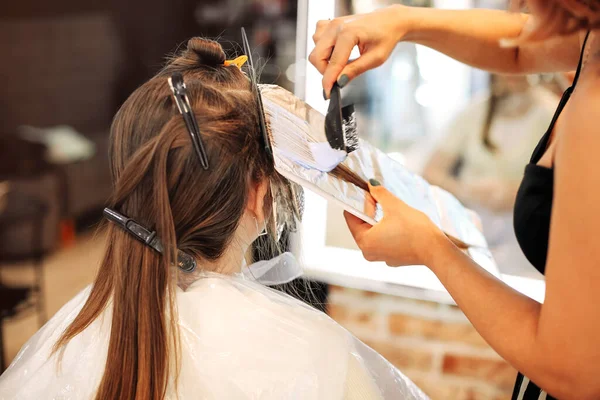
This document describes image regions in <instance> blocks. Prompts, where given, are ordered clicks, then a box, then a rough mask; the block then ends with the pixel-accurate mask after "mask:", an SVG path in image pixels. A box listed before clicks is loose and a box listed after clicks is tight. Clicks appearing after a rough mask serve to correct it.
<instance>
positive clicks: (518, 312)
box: [346, 97, 600, 399]
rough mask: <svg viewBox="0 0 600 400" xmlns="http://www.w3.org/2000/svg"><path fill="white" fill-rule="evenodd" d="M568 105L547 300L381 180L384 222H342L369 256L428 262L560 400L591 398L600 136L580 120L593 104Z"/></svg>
mask: <svg viewBox="0 0 600 400" xmlns="http://www.w3.org/2000/svg"><path fill="white" fill-rule="evenodd" d="M572 101H573V104H572V107H571V109H570V110H569V112H568V113H565V121H564V123H565V126H568V127H569V132H567V133H568V134H566V135H561V134H560V133H559V134H558V135H557V136H558V137H560V138H561V141H562V142H559V143H558V150H557V158H556V164H557V166H558V167H557V176H556V193H555V200H554V208H553V215H552V225H551V233H550V246H549V247H550V248H549V253H548V263H547V267H546V300H545V303H544V304H543V305H542V304H539V303H537V302H535V301H533V300H531V299H530V298H528V297H526V296H524V295H522V294H520V293H518V292H517V291H515V290H513V289H512V288H510V287H509V286H507V285H506V284H504V283H503V282H501V281H500V280H498V279H496V278H495V277H493V276H492V275H491V274H489V273H488V272H486V271H485V270H483V269H482V268H480V267H479V266H478V265H477V264H476V263H474V262H473V261H472V260H471V259H470V258H469V257H467V256H466V255H465V254H464V253H462V252H461V251H460V250H458V249H457V248H456V247H455V246H454V245H453V244H452V243H451V242H450V241H449V240H448V239H446V237H445V236H444V235H443V234H442V232H441V231H440V230H439V229H437V227H435V225H433V223H432V222H431V221H430V220H429V219H428V218H427V217H426V216H425V215H424V214H422V213H420V212H418V211H416V210H414V209H412V208H410V207H409V206H407V205H406V204H405V203H403V202H402V201H400V200H398V199H397V198H396V197H394V196H393V195H392V194H391V193H390V192H388V191H387V190H385V189H384V188H382V187H380V186H377V187H371V193H372V195H373V197H374V198H375V199H376V200H377V201H378V202H379V203H380V204H381V205H382V207H383V209H384V214H385V217H384V218H383V220H382V222H380V223H379V224H377V225H375V226H374V227H371V226H370V225H368V224H366V223H363V222H362V221H360V220H358V219H357V218H355V217H353V216H351V215H346V219H347V222H348V225H349V227H350V229H351V231H352V233H353V236H354V238H355V240H356V242H357V243H358V245H359V247H360V248H361V249H362V251H363V253H364V255H365V257H366V258H367V259H368V260H373V261H375V260H381V261H386V262H387V263H388V265H393V266H398V265H411V264H424V265H427V266H428V267H429V268H430V269H431V270H432V271H433V272H434V273H435V274H436V276H437V277H438V278H439V279H440V281H441V282H442V283H443V285H444V286H445V287H446V289H447V290H448V292H449V293H450V294H451V295H452V297H453V298H454V300H455V301H456V303H457V304H458V306H459V307H460V308H461V309H462V310H463V312H464V313H465V315H466V316H467V317H468V318H469V320H470V321H471V323H472V324H473V325H474V326H475V328H476V329H477V331H478V332H479V333H480V334H481V336H483V338H484V339H485V340H486V341H487V342H488V343H489V344H490V345H491V346H492V348H494V350H496V351H497V352H498V353H499V354H500V355H501V356H502V357H504V358H505V359H506V360H507V361H508V362H509V363H511V364H512V365H513V366H514V367H515V368H517V369H519V370H520V371H522V372H523V373H524V374H525V375H526V376H528V377H529V378H530V379H531V380H532V381H534V382H536V383H537V384H538V385H540V386H541V387H542V388H543V389H545V390H546V391H548V392H549V393H551V394H553V395H554V396H555V397H558V398H565V399H570V398H572V399H597V398H600V379H598V377H599V376H600V362H599V360H600V346H598V337H600V311H599V309H598V304H600V268H599V265H600V246H598V227H599V226H600V213H598V212H595V210H597V205H598V202H600V187H599V186H598V185H597V182H600V168H597V161H596V160H597V156H596V154H595V152H596V151H597V150H596V149H598V148H600V136H599V135H597V132H596V130H595V129H594V126H593V124H589V125H587V126H586V125H582V124H580V123H579V121H586V120H589V116H590V115H593V109H592V108H593V107H591V106H590V104H586V102H587V103H589V102H590V101H589V100H587V99H586V97H583V98H581V99H579V98H578V99H575V98H574V99H572ZM599 103H600V102H599ZM570 106H571V104H570ZM596 108H597V109H599V110H600V104H598V106H597V107H596ZM574 123H575V124H574ZM576 124H579V125H576ZM573 177H575V178H573Z"/></svg>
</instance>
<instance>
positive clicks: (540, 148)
mask: <svg viewBox="0 0 600 400" xmlns="http://www.w3.org/2000/svg"><path fill="white" fill-rule="evenodd" d="M590 32H591V31H587V33H586V35H585V39H584V40H583V46H581V54H580V55H579V63H578V64H577V70H576V71H575V78H574V79H573V84H572V85H571V86H569V87H568V88H567V90H565V91H564V93H563V95H562V97H561V99H560V103H558V107H557V108H556V111H555V112H554V116H553V117H552V121H551V122H550V126H549V127H548V130H547V131H546V133H545V134H544V136H543V137H542V140H540V142H539V143H538V145H537V147H536V148H535V150H534V151H533V154H532V155H531V163H533V164H536V163H537V162H538V161H539V160H540V158H542V156H543V155H544V153H545V151H546V148H547V147H548V142H549V141H550V136H551V135H552V131H553V130H554V125H555V124H556V121H557V120H558V117H559V116H560V113H561V112H562V110H563V108H565V105H566V104H567V102H568V101H569V98H570V97H571V93H573V90H575V86H576V85H577V81H579V75H580V74H581V69H582V68H583V58H584V55H585V47H586V44H587V41H588V38H589V37H590Z"/></svg>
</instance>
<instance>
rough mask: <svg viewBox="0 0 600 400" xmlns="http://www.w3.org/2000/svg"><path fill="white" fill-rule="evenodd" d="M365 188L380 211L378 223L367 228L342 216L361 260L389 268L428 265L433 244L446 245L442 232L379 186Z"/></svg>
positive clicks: (346, 214) (352, 218) (348, 216)
mask: <svg viewBox="0 0 600 400" xmlns="http://www.w3.org/2000/svg"><path fill="white" fill-rule="evenodd" d="M372 183H377V182H374V181H372ZM369 187H370V190H371V195H372V196H373V198H374V199H375V200H376V201H377V202H378V203H379V204H380V205H381V207H382V208H383V214H384V217H383V219H382V220H381V222H379V223H378V224H377V225H375V226H371V225H369V224H368V223H366V222H364V221H362V220H361V219H358V218H356V217H355V216H353V215H351V214H349V213H345V214H344V216H345V217H346V222H347V224H348V227H349V228H350V232H351V233H352V236H353V237H354V240H355V241H356V243H357V244H358V247H359V248H360V249H361V250H362V252H363V255H364V257H365V258H366V259H367V260H369V261H384V262H385V263H387V265H389V266H391V267H398V266H404V265H428V264H429V256H430V254H431V251H432V248H435V247H436V243H440V241H444V242H448V240H447V239H446V238H445V236H444V234H443V232H442V231H441V230H440V229H438V228H437V226H435V224H434V223H433V222H432V221H431V220H430V219H429V217H427V216H426V215H425V214H423V213H422V212H420V211H418V210H416V209H414V208H412V207H410V206H409V205H407V204H406V203H404V202H403V201H402V200H400V199H398V198H397V197H396V196H394V195H393V194H392V193H390V192H389V191H388V190H387V189H385V188H384V187H383V186H371V185H369Z"/></svg>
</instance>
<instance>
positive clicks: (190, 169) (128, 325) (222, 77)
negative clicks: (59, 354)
mask: <svg viewBox="0 0 600 400" xmlns="http://www.w3.org/2000/svg"><path fill="white" fill-rule="evenodd" d="M224 61H225V54H224V52H223V49H222V47H221V45H220V44H219V43H217V42H214V41H211V40H207V39H201V38H193V39H191V40H190V41H189V42H188V44H187V48H186V49H185V50H184V51H183V52H182V53H181V54H179V55H178V56H176V57H175V58H173V59H172V60H171V61H170V62H169V63H168V65H167V66H166V67H165V68H164V69H163V70H162V71H161V72H159V73H158V74H157V75H156V76H155V77H154V78H152V79H151V80H150V81H148V82H146V83H145V84H143V85H142V86H141V87H140V88H138V89H137V90H136V91H135V92H134V93H133V94H132V95H131V96H130V97H129V99H128V100H127V101H126V102H125V103H124V104H123V106H122V107H121V109H120V110H119V111H118V113H117V115H116V116H115V119H114V121H113V124H112V128H111V142H110V160H111V171H112V178H113V182H114V193H113V196H112V198H111V200H110V206H111V208H114V209H116V210H117V211H119V212H121V213H122V214H124V215H127V216H128V217H130V218H133V219H135V220H136V221H138V222H139V223H141V224H142V225H144V226H146V227H147V228H150V229H153V230H155V231H156V232H157V235H158V237H160V239H161V241H162V243H163V247H164V249H165V251H164V252H163V253H164V254H162V255H159V254H158V253H156V252H155V251H154V250H152V249H151V248H149V247H147V246H145V245H144V244H142V243H140V242H139V241H137V240H136V239H135V238H134V237H132V236H130V235H129V234H128V233H126V232H124V231H123V230H121V229H120V228H118V227H116V226H114V225H112V224H109V225H108V227H107V236H108V240H107V247H106V251H105V255H104V259H103V260H102V262H101V265H100V269H99V272H98V275H97V277H96V280H95V282H94V285H93V287H92V290H91V293H90V295H89V298H88V300H87V301H86V303H85V305H84V306H83V308H82V310H81V312H80V313H79V314H78V315H77V317H76V318H75V319H74V321H73V322H72V323H71V324H70V325H69V326H68V328H67V329H66V330H65V332H64V333H63V335H62V336H61V337H60V339H59V340H58V342H57V343H56V345H55V348H54V350H55V351H58V350H59V349H61V347H63V346H65V345H66V344H67V343H68V342H69V341H70V340H71V339H72V338H74V337H75V336H76V335H78V334H79V333H81V332H82V331H84V330H85V329H86V328H87V327H88V326H89V325H90V324H92V323H93V322H94V321H95V320H96V318H98V317H99V316H100V315H101V314H102V312H103V311H104V310H105V309H106V308H107V307H111V308H112V310H113V312H112V323H111V333H110V340H109V345H108V356H107V360H106V365H105V370H104V374H103V376H102V379H101V382H100V384H99V387H98V391H97V394H96V399H97V400H120V399H140V400H141V399H143V400H158V399H162V398H164V397H165V394H166V392H167V388H168V386H169V385H170V384H175V388H176V382H177V377H178V372H179V371H178V368H179V339H178V337H179V336H178V330H177V314H176V312H177V310H176V307H175V303H174V302H175V287H176V282H177V272H174V271H177V269H176V268H175V267H173V266H172V261H173V260H175V257H176V256H175V251H176V249H177V248H179V249H181V250H182V251H184V252H186V253H188V254H190V255H192V256H194V257H196V258H197V259H198V260H199V265H200V266H202V260H205V261H215V260H217V259H219V258H220V257H221V256H222V255H223V253H224V252H225V250H226V249H227V247H228V245H229V244H230V243H231V242H232V240H233V239H234V233H235V232H236V230H237V228H238V225H239V223H240V220H241V217H242V215H243V213H244V211H245V208H246V204H247V200H248V193H249V191H250V189H251V186H252V185H253V184H256V183H258V182H262V181H264V180H269V181H270V182H271V186H274V185H275V186H277V185H284V184H285V183H286V182H285V180H284V179H283V178H282V177H281V176H280V175H278V174H277V173H276V172H275V169H274V166H273V163H272V161H271V160H270V159H269V156H268V154H266V153H265V151H264V150H263V146H262V144H261V134H260V132H259V128H258V126H259V124H258V110H257V106H256V98H255V95H254V94H253V92H252V90H251V85H250V81H249V80H248V78H247V77H246V76H245V75H244V74H243V73H242V72H241V71H240V70H239V69H238V68H237V67H236V66H224ZM175 72H179V73H181V74H182V75H183V77H184V80H185V83H186V86H187V90H188V95H189V100H190V104H191V106H192V109H193V112H194V114H195V116H196V118H197V121H198V125H199V127H200V132H201V136H202V140H203V142H204V144H205V147H206V151H207V154H208V159H209V163H210V168H209V169H208V170H204V169H203V168H202V166H201V164H200V162H199V160H198V158H197V156H196V153H195V152H194V149H193V147H192V143H191V140H190V137H189V133H188V131H187V128H186V125H185V123H184V120H183V118H182V117H181V115H180V114H179V112H178V110H177V107H176V104H175V102H174V100H173V98H172V94H171V92H170V88H169V85H168V83H167V78H168V77H170V76H171V75H172V74H173V73H175ZM340 170H341V171H344V170H345V169H344V168H339V169H338V170H336V171H338V172H339V171H340ZM338 172H336V173H338ZM342 174H343V172H342ZM350 175H351V177H354V178H356V179H358V180H359V181H360V178H357V177H356V176H354V175H352V174H350ZM363 183H364V182H363ZM363 187H365V185H363ZM270 200H271V199H267V200H265V203H266V204H267V205H268V204H272V200H271V201H270ZM265 212H266V215H268V214H269V210H265Z"/></svg>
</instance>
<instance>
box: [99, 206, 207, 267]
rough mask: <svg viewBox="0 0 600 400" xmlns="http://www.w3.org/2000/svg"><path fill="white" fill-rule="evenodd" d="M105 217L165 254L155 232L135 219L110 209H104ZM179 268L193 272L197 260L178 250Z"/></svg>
mask: <svg viewBox="0 0 600 400" xmlns="http://www.w3.org/2000/svg"><path fill="white" fill-rule="evenodd" d="M104 217H106V219H108V220H109V221H111V222H112V223H114V224H116V225H118V226H119V227H120V228H121V229H123V230H124V231H125V232H127V233H129V234H131V235H133V237H135V238H136V239H137V240H139V241H140V242H142V243H144V244H145V245H147V246H149V247H151V248H153V249H154V250H156V251H157V252H158V253H160V254H162V253H163V245H162V243H161V242H160V240H159V239H158V237H156V232H155V231H149V230H148V229H146V228H144V227H143V226H142V225H140V224H138V223H137V222H135V221H134V220H133V219H131V218H128V217H126V216H124V215H121V214H119V213H118V212H116V211H115V210H112V209H110V208H105V209H104ZM177 266H178V267H179V268H180V269H181V270H183V271H185V272H192V271H194V270H195V269H196V260H195V259H194V257H192V256H190V255H189V254H186V253H184V252H183V251H181V250H177Z"/></svg>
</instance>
